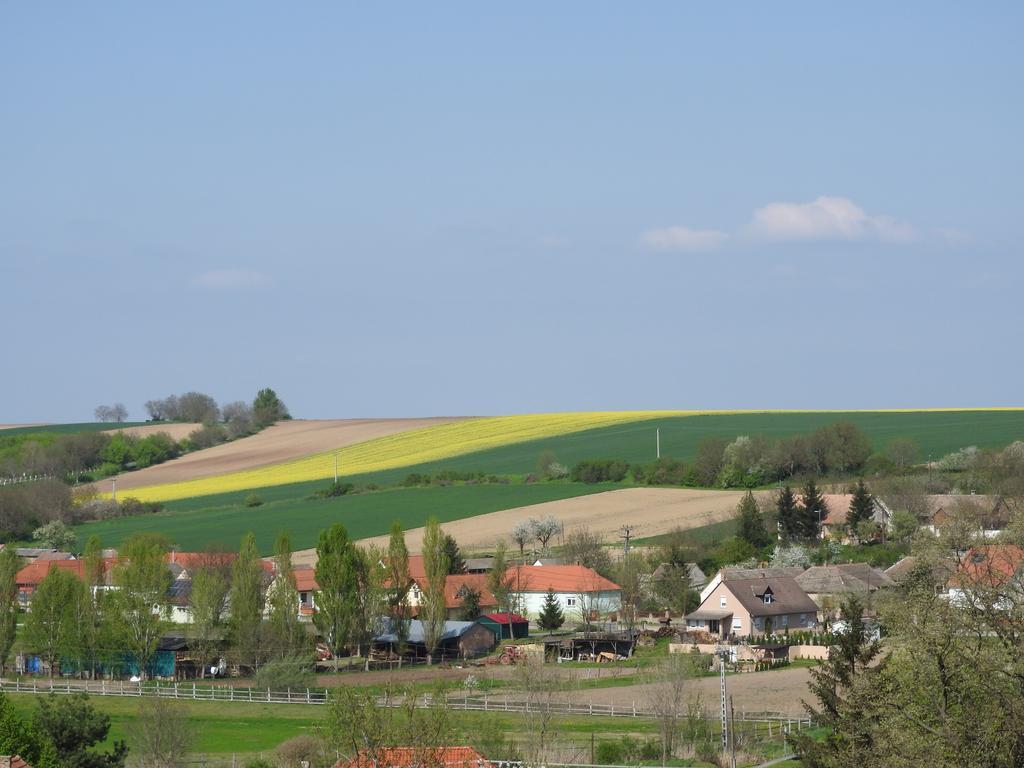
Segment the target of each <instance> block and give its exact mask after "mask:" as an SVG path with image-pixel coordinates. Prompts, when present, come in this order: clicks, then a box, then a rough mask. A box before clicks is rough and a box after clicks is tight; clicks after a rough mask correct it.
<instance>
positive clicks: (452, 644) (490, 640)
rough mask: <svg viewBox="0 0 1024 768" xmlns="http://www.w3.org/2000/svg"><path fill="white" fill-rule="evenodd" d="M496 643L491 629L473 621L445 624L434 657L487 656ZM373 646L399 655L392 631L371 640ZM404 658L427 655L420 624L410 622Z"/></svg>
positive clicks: (424, 637)
mask: <svg viewBox="0 0 1024 768" xmlns="http://www.w3.org/2000/svg"><path fill="white" fill-rule="evenodd" d="M497 644H498V638H497V635H496V634H495V632H494V630H493V629H491V628H490V627H487V626H485V625H483V624H480V623H478V622H475V621H446V622H445V623H444V632H443V634H442V635H441V640H440V642H439V643H438V649H437V653H436V654H435V658H439V659H466V658H471V657H473V656H482V655H483V654H486V653H490V652H491V650H493V648H494V646H495V645H497ZM373 647H374V649H377V650H384V651H387V652H388V653H390V654H396V655H397V654H398V652H399V638H398V635H397V633H395V632H387V633H385V634H382V635H378V636H377V637H375V638H373ZM405 650H406V655H410V656H412V657H413V658H417V659H421V658H426V656H427V644H426V636H425V634H424V627H423V622H421V621H419V620H417V619H413V620H412V621H410V622H409V636H408V638H406V641H405Z"/></svg>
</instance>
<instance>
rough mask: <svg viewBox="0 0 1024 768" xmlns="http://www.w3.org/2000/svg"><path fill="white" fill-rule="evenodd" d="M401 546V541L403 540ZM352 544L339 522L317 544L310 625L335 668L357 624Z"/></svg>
mask: <svg viewBox="0 0 1024 768" xmlns="http://www.w3.org/2000/svg"><path fill="white" fill-rule="evenodd" d="M403 544H404V541H403ZM354 549H355V545H354V544H353V543H352V541H351V540H350V539H349V537H348V531H347V530H346V528H345V526H343V525H342V524H341V523H334V524H333V525H332V526H331V527H330V528H327V529H325V530H323V531H320V538H319V539H317V543H316V554H317V561H316V583H317V586H318V587H319V588H318V589H317V592H316V595H315V597H314V599H315V601H316V613H314V614H313V623H314V625H315V626H316V628H317V630H318V631H319V632H320V635H321V637H323V639H324V643H326V644H327V647H328V648H329V649H330V651H331V654H332V656H333V657H334V667H335V669H337V667H338V656H339V655H340V653H341V651H342V650H343V649H344V648H346V647H347V646H348V643H349V640H350V638H351V637H352V633H353V626H354V624H355V621H356V616H355V614H356V606H355V592H356V589H357V588H358V583H359V580H358V576H357V574H356V570H355V563H354V558H355V557H356V554H355V553H354Z"/></svg>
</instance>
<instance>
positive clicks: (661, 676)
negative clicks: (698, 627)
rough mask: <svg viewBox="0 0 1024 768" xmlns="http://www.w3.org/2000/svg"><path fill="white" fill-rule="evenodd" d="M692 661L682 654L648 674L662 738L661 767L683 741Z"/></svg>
mask: <svg viewBox="0 0 1024 768" xmlns="http://www.w3.org/2000/svg"><path fill="white" fill-rule="evenodd" d="M689 673H690V660H689V659H688V658H687V656H686V655H684V654H681V653H671V654H669V655H668V656H666V657H665V658H663V659H662V660H661V661H659V662H658V663H657V664H655V665H653V666H651V667H648V668H647V669H646V670H645V671H644V675H643V677H644V682H645V683H647V686H646V689H647V702H648V704H649V705H650V708H651V711H652V712H653V713H654V719H655V721H656V723H657V726H658V735H659V736H661V764H662V765H665V764H666V761H667V760H668V759H669V758H670V757H672V754H673V752H674V751H675V748H676V745H677V744H678V740H679V732H680V730H681V728H682V723H683V718H684V717H685V716H686V702H685V701H684V699H683V693H684V692H685V687H686V679H687V677H688V676H689Z"/></svg>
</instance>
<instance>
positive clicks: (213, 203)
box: [0, 2, 1024, 422]
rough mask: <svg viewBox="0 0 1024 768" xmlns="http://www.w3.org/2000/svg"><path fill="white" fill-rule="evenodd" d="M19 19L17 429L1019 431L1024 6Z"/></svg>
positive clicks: (393, 9) (10, 141)
mask: <svg viewBox="0 0 1024 768" xmlns="http://www.w3.org/2000/svg"><path fill="white" fill-rule="evenodd" d="M215 5H216V7H208V6H210V4H199V3H193V4H175V5H174V6H169V5H167V6H157V5H156V4H149V5H148V7H143V4H140V3H122V4H118V3H105V4H71V3H68V4H64V5H63V6H58V5H52V4H40V3H20V4H15V3H6V4H4V5H3V6H2V8H0V285H2V286H3V293H2V296H3V299H2V304H0V315H2V321H3V327H4V330H5V337H6V348H7V353H6V354H5V356H4V359H5V361H6V363H5V365H4V372H3V374H2V375H0V422H18V421H35V420H43V421H49V420H76V421H77V420H86V419H89V418H91V413H92V410H93V408H94V407H95V406H96V405H97V404H99V403H109V402H114V401H122V402H124V403H125V404H126V405H128V407H129V410H130V411H131V413H132V415H133V416H134V417H142V416H143V411H142V407H141V406H142V403H143V402H144V401H145V400H148V399H150V398H153V397H160V396H165V395H167V394H170V393H172V392H180V391H184V390H188V389H198V390H201V391H206V392H209V393H210V394H212V395H214V396H215V397H216V398H218V399H219V400H222V401H226V400H234V399H240V398H250V397H251V396H252V395H253V394H254V393H255V391H256V390H257V389H258V388H260V387H262V386H268V385H269V386H273V387H275V388H276V389H277V391H278V392H279V393H280V394H281V395H282V397H283V398H284V399H285V400H286V402H287V403H288V404H289V405H290V406H291V408H292V410H293V412H294V413H295V415H297V416H303V417H311V418H314V417H346V416H406V415H429V414H491V413H511V412H528V411H554V410H586V409H633V408H676V407H678V408H701V407H721V408H758V407H778V408H785V407H796V408H819V407H851V408H869V407H900V406H945V405H962V406H970V405H1020V404H1022V403H1021V400H1020V389H1019V381H1020V379H1021V377H1022V375H1024V363H1022V360H1021V356H1020V353H1019V349H1020V342H1019V335H1020V328H1021V325H1022V323H1021V320H1022V311H1021V308H1020V294H1021V282H1022V278H1024V264H1022V260H1021V259H1020V258H1019V255H1020V254H1019V250H1020V249H1019V246H1018V243H1019V240H1020V227H1021V221H1022V216H1021V213H1022V203H1024V193H1022V188H1021V178H1022V177H1024V162H1022V159H1024V151H1022V149H1021V142H1020V136H1021V135H1022V128H1024V125H1022V122H1024V121H1022V111H1024V106H1022V105H1024V102H1022V99H1021V98H1020V93H1019V89H1020V83H1021V80H1022V75H1024V69H1022V64H1024V53H1022V51H1021V47H1020V45H1019V40H1018V38H1017V32H1018V31H1019V29H1020V28H1021V23H1022V21H1024V18H1022V17H1024V10H1022V7H1021V6H1020V5H1019V4H1015V3H1009V2H1007V3H986V4H983V5H980V6H977V5H975V6H969V5H968V4H962V3H936V2H929V3H924V2H921V3H899V4H895V3H882V2H879V3H862V4H856V5H853V4H848V5H846V6H843V7H832V6H834V5H836V4H822V3H787V4H784V5H782V6H779V5H778V4H766V3H744V4H721V3H716V4H705V5H706V6H707V7H697V5H696V4H683V3H645V4H642V5H639V6H638V5H636V4H624V3H620V4H611V3H593V2H587V3H582V2H581V3H558V4H550V3H532V4H531V3H517V4H513V5H511V6H507V7H505V8H501V9H497V8H494V7H485V6H482V5H480V4H479V3H444V4H408V5H405V6H395V5H381V4H367V3H363V4H354V3H352V4H341V3H305V4H302V5H301V6H288V7H285V6H282V5H280V4H269V3H268V4H260V3H253V2H246V3H228V2H225V3H218V4H215Z"/></svg>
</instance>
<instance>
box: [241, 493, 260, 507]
mask: <svg viewBox="0 0 1024 768" xmlns="http://www.w3.org/2000/svg"><path fill="white" fill-rule="evenodd" d="M262 503H263V499H261V498H260V497H259V496H257V495H256V494H255V493H250V494H249V495H248V496H246V497H245V506H247V507H258V506H260V505H261V504H262Z"/></svg>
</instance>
